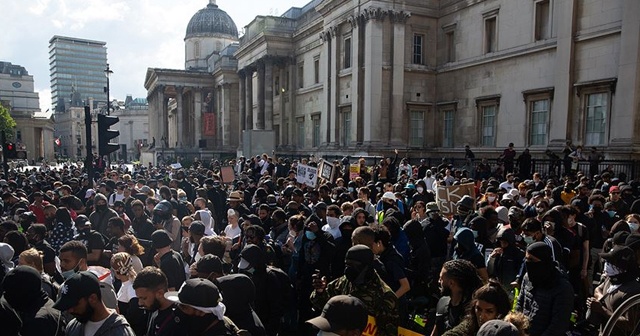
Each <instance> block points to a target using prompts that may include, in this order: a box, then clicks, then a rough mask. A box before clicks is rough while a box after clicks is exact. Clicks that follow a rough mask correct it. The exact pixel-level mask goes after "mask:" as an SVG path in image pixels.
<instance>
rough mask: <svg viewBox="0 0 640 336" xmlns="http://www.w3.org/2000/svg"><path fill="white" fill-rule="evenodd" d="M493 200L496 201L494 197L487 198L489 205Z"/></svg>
mask: <svg viewBox="0 0 640 336" xmlns="http://www.w3.org/2000/svg"><path fill="white" fill-rule="evenodd" d="M495 200H496V198H495V196H489V197H487V201H489V203H493V201H495Z"/></svg>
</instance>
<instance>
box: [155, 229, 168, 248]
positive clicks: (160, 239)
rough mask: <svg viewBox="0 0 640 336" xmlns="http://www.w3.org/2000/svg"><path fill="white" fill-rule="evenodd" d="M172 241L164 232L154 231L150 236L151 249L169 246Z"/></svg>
mask: <svg viewBox="0 0 640 336" xmlns="http://www.w3.org/2000/svg"><path fill="white" fill-rule="evenodd" d="M171 243H173V239H171V236H169V232H167V231H165V230H156V231H154V232H153V233H152V234H151V244H152V245H153V248H156V249H158V248H163V247H167V246H169V245H171Z"/></svg>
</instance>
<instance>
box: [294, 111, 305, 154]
mask: <svg viewBox="0 0 640 336" xmlns="http://www.w3.org/2000/svg"><path fill="white" fill-rule="evenodd" d="M296 124H297V125H296V126H297V127H298V130H297V132H296V133H297V136H298V147H299V148H304V117H302V118H298V119H297V120H296Z"/></svg>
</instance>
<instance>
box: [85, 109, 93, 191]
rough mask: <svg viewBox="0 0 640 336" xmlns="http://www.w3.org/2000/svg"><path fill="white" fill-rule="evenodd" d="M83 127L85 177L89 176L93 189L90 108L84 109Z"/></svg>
mask: <svg viewBox="0 0 640 336" xmlns="http://www.w3.org/2000/svg"><path fill="white" fill-rule="evenodd" d="M84 125H85V132H86V133H85V134H86V138H87V159H86V160H85V163H84V166H85V167H86V168H87V175H89V181H91V182H90V187H91V188H93V153H92V151H91V149H92V148H91V107H89V106H85V107H84Z"/></svg>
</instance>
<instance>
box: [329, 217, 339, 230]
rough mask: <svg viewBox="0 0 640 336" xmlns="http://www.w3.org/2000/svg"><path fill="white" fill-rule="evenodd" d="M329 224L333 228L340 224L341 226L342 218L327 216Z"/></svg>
mask: <svg viewBox="0 0 640 336" xmlns="http://www.w3.org/2000/svg"><path fill="white" fill-rule="evenodd" d="M327 224H329V227H331V228H332V229H336V228H337V227H338V226H340V218H335V217H329V216H327Z"/></svg>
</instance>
